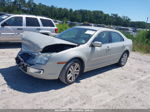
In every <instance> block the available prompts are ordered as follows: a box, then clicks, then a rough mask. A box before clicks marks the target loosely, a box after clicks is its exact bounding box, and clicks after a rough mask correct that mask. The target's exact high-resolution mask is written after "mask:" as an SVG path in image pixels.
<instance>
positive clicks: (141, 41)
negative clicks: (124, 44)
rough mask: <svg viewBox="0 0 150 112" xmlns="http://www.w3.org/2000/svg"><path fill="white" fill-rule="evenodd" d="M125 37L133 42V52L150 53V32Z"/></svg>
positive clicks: (126, 34)
mask: <svg viewBox="0 0 150 112" xmlns="http://www.w3.org/2000/svg"><path fill="white" fill-rule="evenodd" d="M124 35H125V36H126V37H128V38H129V39H131V40H132V41H133V51H138V52H142V53H150V31H140V32H138V34H137V35H136V36H135V37H134V36H132V35H130V34H128V33H124Z"/></svg>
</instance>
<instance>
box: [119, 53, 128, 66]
mask: <svg viewBox="0 0 150 112" xmlns="http://www.w3.org/2000/svg"><path fill="white" fill-rule="evenodd" d="M127 60H128V53H127V52H124V53H123V54H122V56H121V58H120V60H119V62H118V65H119V66H121V67H122V66H125V64H126V63H127Z"/></svg>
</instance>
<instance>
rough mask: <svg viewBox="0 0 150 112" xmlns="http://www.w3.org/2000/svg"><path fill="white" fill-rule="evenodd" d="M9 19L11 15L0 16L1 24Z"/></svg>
mask: <svg viewBox="0 0 150 112" xmlns="http://www.w3.org/2000/svg"><path fill="white" fill-rule="evenodd" d="M8 17H9V15H2V16H0V22H1V21H3V20H4V19H6V18H8Z"/></svg>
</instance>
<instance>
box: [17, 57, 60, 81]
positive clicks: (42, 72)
mask: <svg viewBox="0 0 150 112" xmlns="http://www.w3.org/2000/svg"><path fill="white" fill-rule="evenodd" d="M16 64H17V65H18V67H19V69H20V70H21V71H23V72H24V73H26V74H28V75H30V76H33V77H36V78H40V79H49V80H51V79H58V78H59V74H60V72H61V70H62V68H63V66H60V67H58V65H56V66H57V68H56V66H55V65H54V64H49V65H48V67H47V66H44V65H31V64H28V63H27V62H26V61H25V60H24V59H23V58H21V57H20V56H19V55H18V56H17V57H16Z"/></svg>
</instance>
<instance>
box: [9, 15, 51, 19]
mask: <svg viewBox="0 0 150 112" xmlns="http://www.w3.org/2000/svg"><path fill="white" fill-rule="evenodd" d="M7 15H11V16H29V17H39V18H45V19H51V18H49V17H44V16H38V15H30V14H7Z"/></svg>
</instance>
